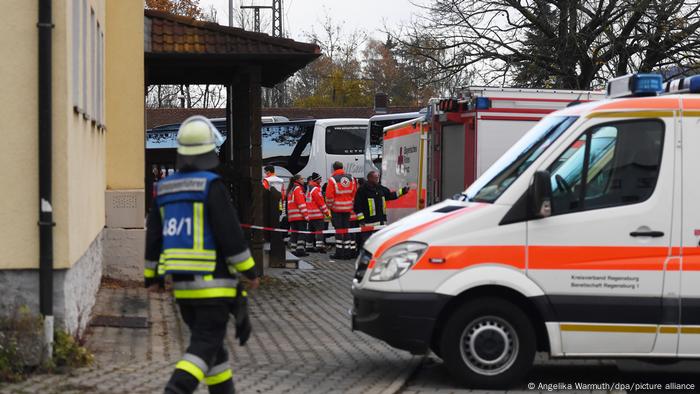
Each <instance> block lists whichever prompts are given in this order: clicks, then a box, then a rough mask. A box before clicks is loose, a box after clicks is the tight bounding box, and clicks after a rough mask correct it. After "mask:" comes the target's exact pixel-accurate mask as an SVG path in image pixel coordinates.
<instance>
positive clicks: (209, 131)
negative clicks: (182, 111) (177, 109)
mask: <svg viewBox="0 0 700 394" xmlns="http://www.w3.org/2000/svg"><path fill="white" fill-rule="evenodd" d="M223 140H224V139H223V137H222V136H221V133H219V130H218V129H217V128H216V127H215V126H214V125H213V124H212V123H211V121H210V120H209V119H207V118H205V117H204V116H201V115H195V116H190V117H189V118H187V119H185V121H184V122H182V124H181V125H180V129H179V130H178V131H177V153H178V154H181V155H183V156H197V155H202V154H204V153H207V152H212V151H214V150H215V149H216V145H217V144H221V143H222V142H223Z"/></svg>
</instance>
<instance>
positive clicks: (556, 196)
mask: <svg viewBox="0 0 700 394" xmlns="http://www.w3.org/2000/svg"><path fill="white" fill-rule="evenodd" d="M663 139H664V124H663V122H662V121H660V120H634V121H625V122H616V123H607V124H603V125H599V126H595V127H593V128H592V129H590V130H588V131H586V132H585V133H584V134H583V135H581V137H580V138H579V139H578V140H576V142H574V143H573V144H572V145H571V146H570V147H569V148H568V149H567V150H566V151H565V152H564V153H563V154H562V155H561V156H560V157H559V158H558V159H557V160H556V161H555V162H554V163H553V164H552V165H551V166H550V167H549V172H550V173H551V174H552V214H553V215H557V214H565V213H569V212H575V211H581V210H590V209H599V208H606V207H613V206H619V205H627V204H636V203H640V202H642V201H645V200H647V199H648V198H649V197H650V196H651V195H652V193H653V192H654V188H655V187H656V181H657V178H658V176H659V169H660V167H661V155H662V151H663Z"/></svg>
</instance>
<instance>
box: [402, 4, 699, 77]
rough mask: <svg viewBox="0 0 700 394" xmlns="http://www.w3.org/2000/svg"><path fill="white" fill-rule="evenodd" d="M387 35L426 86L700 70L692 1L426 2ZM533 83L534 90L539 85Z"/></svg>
mask: <svg viewBox="0 0 700 394" xmlns="http://www.w3.org/2000/svg"><path fill="white" fill-rule="evenodd" d="M416 6H417V7H420V8H422V14H421V15H420V16H419V17H418V19H417V20H415V21H413V22H412V23H411V24H410V25H408V26H404V27H403V28H402V29H399V30H398V31H394V32H392V38H393V39H394V40H396V41H397V42H398V43H399V44H400V46H401V47H402V48H403V49H404V50H405V51H413V52H415V53H416V54H418V55H420V56H422V57H424V58H425V59H426V60H427V61H428V63H429V65H430V67H431V68H432V72H433V74H434V79H435V80H446V79H450V78H455V77H458V79H460V78H463V77H465V76H466V77H467V78H466V79H471V82H475V83H483V84H487V85H490V84H500V85H507V84H512V83H520V84H526V85H527V84H528V83H531V84H544V85H547V86H549V87H558V88H567V89H589V88H591V87H596V86H601V84H602V83H603V82H604V81H605V80H607V79H608V78H610V77H612V76H616V75H622V74H625V73H628V72H632V71H642V72H649V71H652V70H657V71H663V72H665V75H666V77H667V78H670V77H672V76H674V74H678V73H683V72H690V71H692V70H695V69H698V68H700V36H699V35H698V33H697V29H698V27H700V12H699V11H700V0H483V1H465V0H435V1H434V2H431V3H430V5H427V6H422V5H418V4H416ZM540 86H541V85H540Z"/></svg>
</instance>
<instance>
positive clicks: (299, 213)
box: [287, 183, 309, 222]
mask: <svg viewBox="0 0 700 394" xmlns="http://www.w3.org/2000/svg"><path fill="white" fill-rule="evenodd" d="M287 220H289V221H290V222H299V221H302V220H306V221H308V220H309V211H308V209H307V207H306V196H305V195H304V187H303V186H302V185H300V184H298V183H295V184H294V186H292V190H290V191H289V193H287Z"/></svg>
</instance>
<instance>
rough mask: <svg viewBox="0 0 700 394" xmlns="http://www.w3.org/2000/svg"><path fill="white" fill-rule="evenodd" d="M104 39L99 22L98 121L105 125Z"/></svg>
mask: <svg viewBox="0 0 700 394" xmlns="http://www.w3.org/2000/svg"><path fill="white" fill-rule="evenodd" d="M104 41H105V35H104V33H103V32H102V31H101V29H100V25H99V23H98V24H97V97H96V98H97V123H99V124H100V125H104V123H105V119H104Z"/></svg>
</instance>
